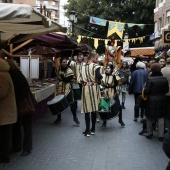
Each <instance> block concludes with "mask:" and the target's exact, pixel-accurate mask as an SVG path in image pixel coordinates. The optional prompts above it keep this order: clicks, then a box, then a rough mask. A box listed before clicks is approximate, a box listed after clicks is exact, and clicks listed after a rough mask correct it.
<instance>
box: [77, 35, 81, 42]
mask: <svg viewBox="0 0 170 170" xmlns="http://www.w3.org/2000/svg"><path fill="white" fill-rule="evenodd" d="M80 41H81V36H80V35H78V38H77V42H78V43H80Z"/></svg>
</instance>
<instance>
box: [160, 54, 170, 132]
mask: <svg viewBox="0 0 170 170" xmlns="http://www.w3.org/2000/svg"><path fill="white" fill-rule="evenodd" d="M161 72H162V74H163V76H164V77H166V78H167V80H168V83H169V89H170V74H169V73H170V57H169V58H167V61H166V66H165V67H163V68H162V69H161ZM166 102H167V108H166V117H165V121H166V127H167V128H168V131H170V90H169V92H168V93H167V94H166Z"/></svg>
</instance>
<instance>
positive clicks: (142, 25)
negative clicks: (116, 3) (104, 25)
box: [127, 23, 145, 29]
mask: <svg viewBox="0 0 170 170" xmlns="http://www.w3.org/2000/svg"><path fill="white" fill-rule="evenodd" d="M127 26H128V28H131V27H133V26H138V27H140V28H141V29H143V28H144V26H145V24H134V23H127Z"/></svg>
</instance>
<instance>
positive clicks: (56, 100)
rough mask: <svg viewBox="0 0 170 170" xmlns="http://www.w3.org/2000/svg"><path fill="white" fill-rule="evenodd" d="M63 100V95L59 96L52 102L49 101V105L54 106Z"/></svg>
mask: <svg viewBox="0 0 170 170" xmlns="http://www.w3.org/2000/svg"><path fill="white" fill-rule="evenodd" d="M63 98H64V95H63V94H60V95H57V96H55V97H54V98H53V99H52V100H50V101H48V102H47V105H52V104H55V103H58V102H59V101H60V100H61V99H63Z"/></svg>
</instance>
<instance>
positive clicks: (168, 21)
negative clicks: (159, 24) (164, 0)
mask: <svg viewBox="0 0 170 170" xmlns="http://www.w3.org/2000/svg"><path fill="white" fill-rule="evenodd" d="M166 24H170V10H169V11H167V12H166Z"/></svg>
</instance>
